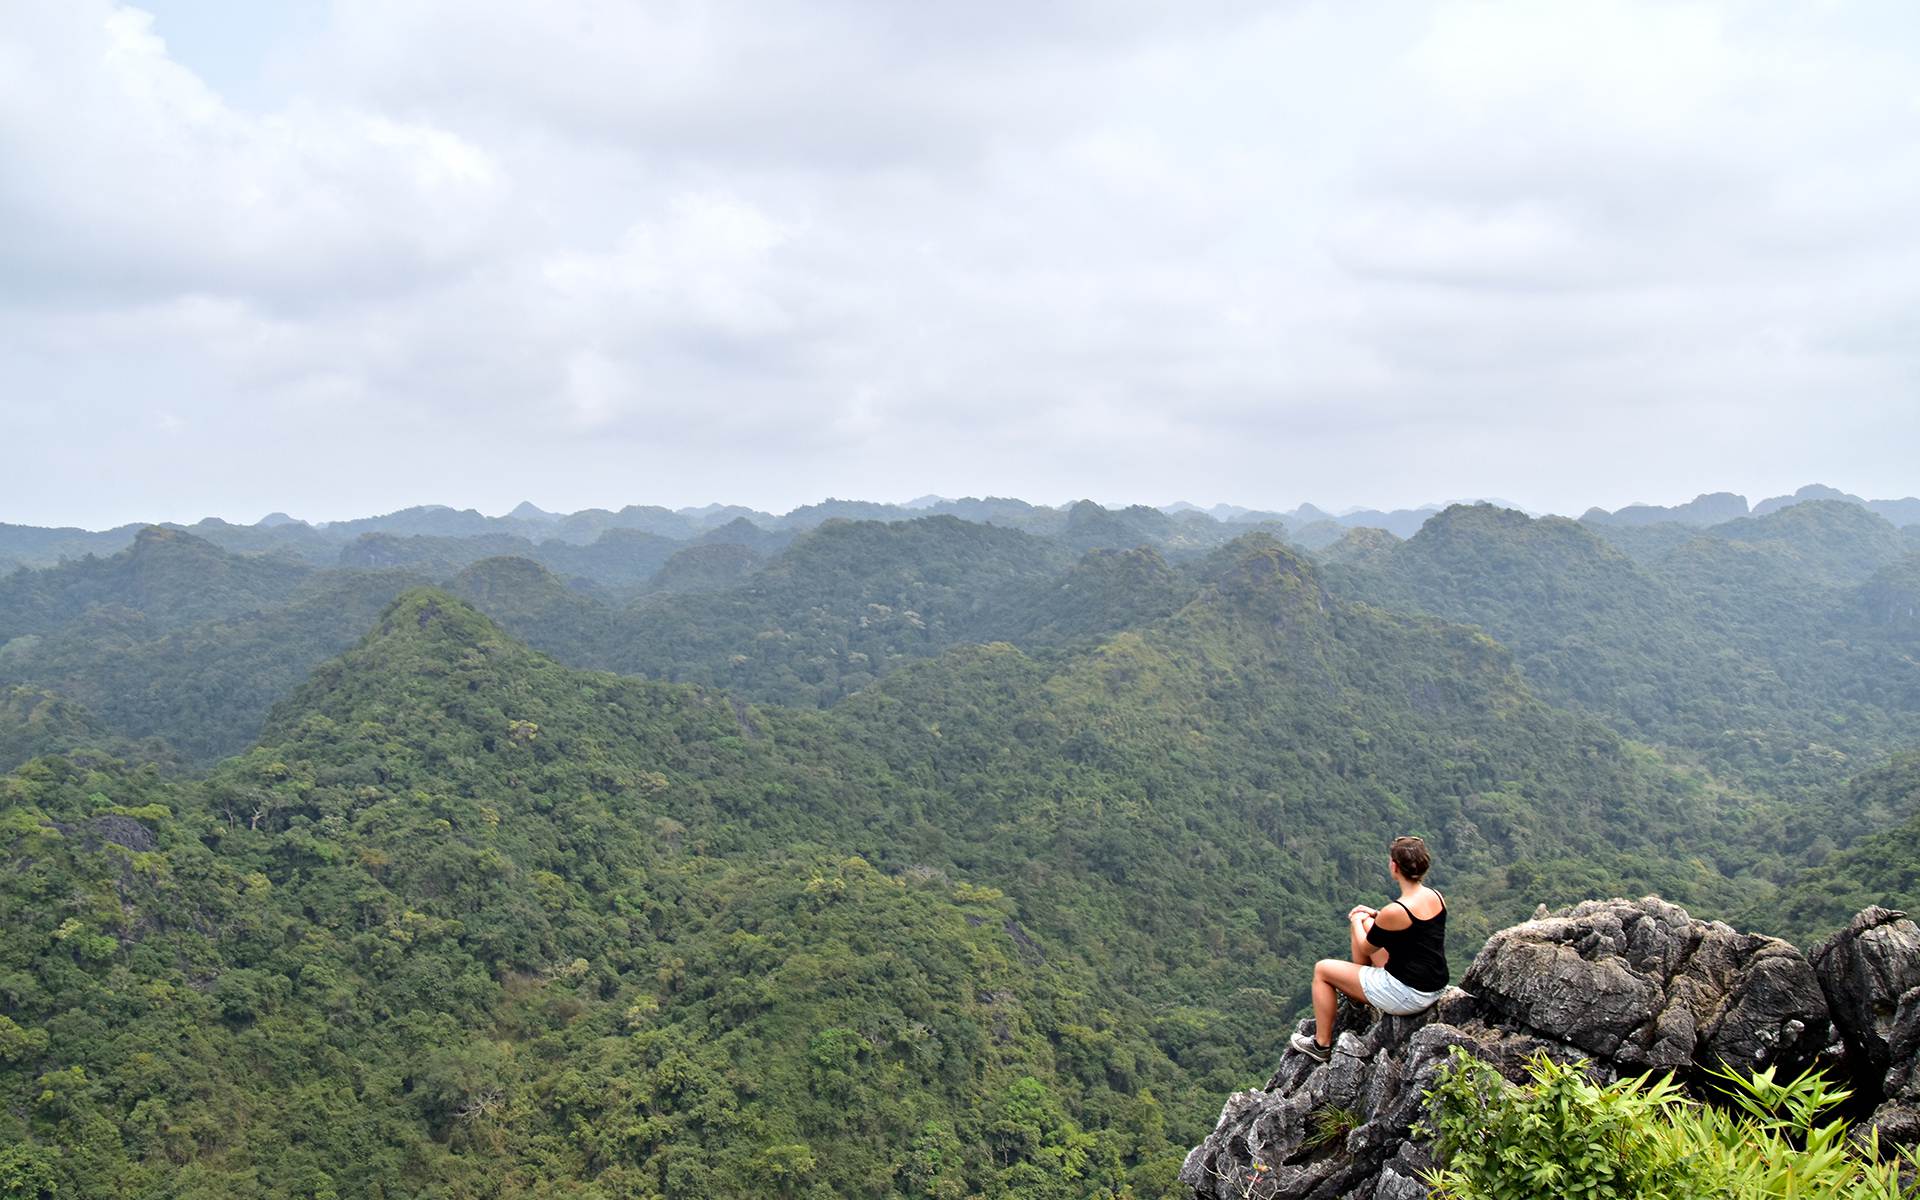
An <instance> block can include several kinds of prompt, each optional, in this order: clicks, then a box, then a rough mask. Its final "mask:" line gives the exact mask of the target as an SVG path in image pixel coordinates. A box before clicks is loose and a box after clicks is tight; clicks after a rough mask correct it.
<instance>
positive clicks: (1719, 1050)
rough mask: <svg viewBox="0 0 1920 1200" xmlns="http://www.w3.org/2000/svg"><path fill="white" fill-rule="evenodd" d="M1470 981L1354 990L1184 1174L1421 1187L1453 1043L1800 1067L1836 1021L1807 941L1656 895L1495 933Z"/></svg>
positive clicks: (1389, 1192) (1402, 1189) (1618, 1059)
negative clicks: (1315, 1047) (1401, 996)
mask: <svg viewBox="0 0 1920 1200" xmlns="http://www.w3.org/2000/svg"><path fill="white" fill-rule="evenodd" d="M1462 983H1463V985H1464V987H1463V988H1455V989H1449V991H1448V993H1447V994H1446V996H1444V997H1443V998H1442V999H1441V1000H1440V1002H1439V1003H1437V1004H1436V1005H1434V1007H1433V1008H1431V1009H1429V1010H1427V1011H1426V1012H1425V1013H1422V1014H1420V1015H1418V1016H1415V1017H1381V1018H1379V1019H1377V1020H1371V1021H1370V1016H1371V1012H1372V1010H1370V1009H1366V1008H1364V1007H1361V1006H1345V1005H1343V1007H1342V1013H1341V1018H1340V1028H1339V1032H1338V1037H1337V1040H1336V1042H1335V1046H1334V1054H1333V1057H1332V1059H1331V1061H1329V1062H1328V1063H1326V1064H1325V1065H1321V1064H1318V1063H1314V1062H1312V1061H1310V1060H1308V1059H1306V1058H1305V1057H1304V1056H1302V1055H1299V1054H1294V1053H1288V1054H1287V1055H1286V1057H1285V1059H1284V1060H1283V1061H1282V1063H1281V1065H1280V1068H1279V1070H1278V1071H1277V1072H1275V1074H1274V1076H1273V1078H1272V1079H1270V1080H1268V1082H1267V1086H1266V1087H1265V1088H1264V1089H1262V1090H1259V1091H1250V1092H1239V1093H1236V1094H1234V1095H1233V1096H1232V1097H1231V1098H1229V1099H1228V1101H1227V1104H1226V1107H1225V1109H1224V1110H1222V1112H1221V1114H1220V1121H1219V1124H1218V1126H1217V1127H1216V1128H1215V1130H1214V1132H1213V1133H1212V1134H1211V1135H1210V1136H1209V1137H1208V1138H1207V1139H1206V1141H1204V1142H1203V1143H1201V1144H1200V1145H1199V1146H1197V1147H1195V1148H1194V1149H1193V1151H1192V1152H1190V1153H1189V1154H1188V1155H1187V1160H1186V1163H1185V1165H1184V1166H1183V1167H1182V1168H1181V1173H1180V1178H1181V1180H1182V1181H1183V1182H1184V1183H1186V1184H1187V1185H1188V1186H1190V1187H1192V1188H1193V1189H1194V1191H1195V1192H1196V1193H1197V1194H1198V1195H1199V1196H1201V1197H1205V1198H1207V1200H1228V1198H1229V1197H1232V1198H1234V1200H1246V1198H1247V1197H1259V1198H1262V1200H1268V1198H1273V1197H1300V1198H1302V1200H1414V1198H1416V1197H1421V1196H1424V1195H1426V1188H1425V1186H1424V1185H1423V1184H1421V1183H1420V1172H1421V1171H1422V1170H1424V1169H1425V1168H1427V1167H1429V1166H1431V1165H1433V1164H1432V1160H1431V1157H1430V1154H1429V1151H1428V1148H1427V1144H1426V1143H1425V1142H1424V1141H1423V1140H1422V1139H1419V1138H1416V1137H1414V1136H1413V1134H1412V1132H1411V1131H1412V1127H1413V1125H1414V1124H1415V1123H1416V1122H1417V1121H1418V1120H1419V1119H1420V1118H1421V1117H1422V1116H1423V1115H1424V1111H1425V1100H1424V1094H1425V1092H1426V1090H1427V1088H1428V1086H1429V1085H1430V1084H1431V1083H1432V1081H1433V1075H1434V1072H1435V1071H1436V1070H1437V1069H1438V1068H1439V1066H1440V1064H1441V1063H1443V1062H1444V1061H1445V1060H1446V1058H1447V1054H1448V1050H1449V1048H1450V1047H1453V1046H1459V1047H1461V1048H1462V1049H1464V1050H1465V1051H1467V1052H1468V1053H1470V1054H1472V1055H1474V1056H1475V1057H1478V1058H1481V1059H1483V1060H1485V1061H1487V1062H1489V1063H1491V1064H1492V1065H1493V1066H1494V1067H1495V1068H1497V1069H1498V1070H1499V1071H1500V1072H1501V1073H1502V1074H1503V1075H1505V1076H1506V1077H1508V1078H1509V1079H1513V1080H1516V1081H1518V1080H1519V1079H1521V1078H1522V1077H1523V1075H1524V1065H1525V1062H1526V1060H1527V1058H1528V1057H1529V1056H1530V1055H1532V1054H1534V1053H1536V1052H1545V1053H1546V1054H1548V1055H1549V1056H1550V1057H1552V1058H1555V1059H1558V1060H1560V1061H1563V1062H1570V1061H1575V1060H1578V1059H1586V1060H1588V1061H1589V1062H1590V1064H1591V1069H1592V1070H1593V1072H1594V1074H1595V1075H1596V1076H1597V1077H1599V1078H1601V1079H1609V1080H1610V1079H1615V1078H1619V1077H1621V1076H1623V1075H1637V1074H1640V1073H1642V1072H1644V1071H1647V1070H1649V1069H1663V1070H1664V1069H1672V1070H1677V1071H1679V1072H1681V1073H1682V1074H1683V1075H1684V1074H1691V1073H1693V1072H1695V1071H1697V1070H1702V1069H1707V1068H1711V1067H1713V1066H1716V1065H1718V1063H1720V1062H1721V1061H1727V1062H1730V1063H1733V1064H1734V1065H1737V1066H1740V1067H1743V1068H1749V1069H1751V1068H1753V1067H1764V1066H1768V1065H1773V1064H1779V1065H1780V1066H1782V1067H1783V1069H1788V1070H1792V1069H1797V1068H1798V1067H1799V1066H1802V1065H1806V1064H1808V1063H1812V1062H1815V1061H1820V1056H1821V1053H1822V1051H1823V1049H1824V1047H1825V1044H1826V1043H1827V1041H1828V1039H1829V1032H1830V1029H1831V1028H1832V1022H1831V1020H1830V1018H1829V1014H1828V1007H1827V999H1826V993H1825V992H1824V991H1823V989H1822V987H1821V983H1820V981H1819V980H1818V979H1817V978H1816V977H1815V974H1814V971H1813V968H1812V966H1811V964H1809V962H1808V961H1807V959H1806V958H1805V956H1803V955H1802V954H1801V953H1800V952H1799V951H1798V950H1796V949H1794V947H1792V946H1790V945H1788V944H1787V943H1786V942H1782V941H1780V940H1778V939H1777V938H1768V937H1761V936H1757V935H1752V934H1742V933H1738V932H1735V931H1734V930H1733V929H1731V928H1729V927H1728V926H1726V925H1723V924H1721V923H1719V922H1708V921H1696V920H1694V919H1693V918H1691V917H1689V916H1688V915H1687V913H1686V912H1685V910H1683V909H1681V908H1679V907H1677V906H1675V905H1672V904H1668V903H1666V902H1665V901H1663V900H1659V899H1657V898H1653V897H1649V898H1647V899H1644V900H1637V901H1629V900H1605V901H1588V902H1586V903H1583V904H1579V905H1575V906H1574V907H1572V908H1567V909H1562V910H1560V911H1559V912H1555V913H1545V912H1542V913H1541V914H1540V915H1539V916H1536V917H1535V919H1533V920H1531V921H1528V922H1525V923H1523V924H1521V925H1517V926H1514V927H1513V928H1511V929H1507V930H1503V931H1502V932H1500V933H1498V934H1495V935H1494V936H1493V938H1491V939H1489V940H1488V942H1487V945H1486V947H1485V948H1484V949H1483V950H1482V951H1481V952H1480V954H1479V956H1478V957H1476V958H1475V960H1474V963H1473V965H1472V967H1471V968H1469V970H1468V972H1467V976H1466V978H1465V979H1464V980H1462ZM1369 1022H1370V1023H1369ZM1302 1028H1303V1029H1305V1028H1308V1025H1307V1024H1306V1023H1303V1024H1302ZM1907 1028H1909V1029H1914V1030H1915V1032H1916V1034H1920V1023H1915V1022H1912V1021H1909V1022H1908V1024H1907ZM1895 1040H1896V1041H1897V1040H1898V1038H1897V1036H1896V1038H1895ZM1913 1040H1915V1041H1920V1037H1916V1038H1915V1039H1913ZM1902 1044H1906V1043H1902Z"/></svg>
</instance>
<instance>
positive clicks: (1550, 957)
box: [1461, 896, 1829, 1073]
mask: <svg viewBox="0 0 1920 1200" xmlns="http://www.w3.org/2000/svg"><path fill="white" fill-rule="evenodd" d="M1461 982H1462V985H1463V986H1464V987H1465V988H1466V989H1467V990H1468V991H1469V992H1472V993H1473V994H1474V995H1475V996H1477V997H1479V998H1480V999H1481V1001H1482V1002H1483V1003H1485V1004H1486V1005H1487V1006H1488V1008H1489V1010H1490V1011H1491V1013H1492V1014H1493V1015H1496V1016H1498V1017H1500V1018H1502V1019H1503V1020H1504V1021H1506V1022H1507V1023H1509V1024H1513V1025H1515V1026H1517V1027H1520V1028H1525V1029H1530V1030H1533V1031H1536V1032H1538V1033H1541V1034H1544V1035H1546V1036H1548V1037H1554V1038H1560V1039H1562V1040H1564V1041H1566V1042H1568V1043H1569V1044H1571V1045H1573V1046H1575V1047H1578V1048H1579V1049H1581V1050H1583V1051H1585V1052H1586V1053H1588V1054H1590V1055H1592V1056H1594V1057H1595V1058H1598V1059H1605V1060H1607V1061H1609V1062H1611V1063H1613V1064H1615V1065H1616V1066H1618V1067H1620V1068H1622V1069H1624V1070H1627V1071H1629V1072H1631V1073H1638V1072H1641V1071H1647V1070H1659V1071H1676V1070H1683V1069H1686V1068H1688V1067H1689V1066H1690V1065H1694V1064H1698V1065H1701V1066H1705V1067H1711V1066H1714V1065H1715V1064H1718V1063H1721V1062H1725V1063H1726V1064H1727V1065H1729V1066H1733V1067H1737V1068H1740V1069H1742V1070H1753V1069H1757V1068H1761V1067H1766V1066H1769V1065H1773V1064H1779V1065H1780V1066H1781V1067H1782V1068H1784V1069H1787V1070H1790V1071H1792V1070H1799V1069H1802V1068H1804V1067H1806V1066H1808V1065H1810V1064H1811V1063H1812V1062H1813V1060H1814V1058H1815V1057H1816V1056H1817V1055H1818V1054H1819V1053H1820V1051H1821V1050H1822V1049H1823V1048H1824V1047H1825V1046H1826V1044H1827V1041H1828V1031H1829V1020H1828V1015H1827V1001H1826V995H1825V993H1824V992H1822V990H1821V987H1820V983H1819V981H1818V980H1817V979H1815V977H1814V973H1813V968H1812V966H1811V965H1810V964H1809V963H1808V962H1807V959H1806V956H1805V955H1803V954H1801V953H1800V951H1798V950H1796V949H1794V947H1792V946H1791V945H1789V944H1787V943H1786V942H1783V941H1781V940H1780V939H1778V938H1770V937H1763V936H1761V935H1759V934H1750V933H1737V932H1735V931H1734V930H1733V929H1732V928H1731V927H1730V926H1727V925H1725V924H1722V923H1720V922H1718V921H1712V922H1708V921H1696V920H1694V919H1693V918H1691V917H1689V916H1688V915H1687V912H1686V910H1685V909H1683V908H1681V907H1680V906H1679V905H1677V904H1669V903H1667V902H1666V901H1664V900H1660V899H1658V898H1655V897H1651V896H1650V897H1648V898H1646V899H1644V900H1639V901H1635V902H1632V903H1628V902H1627V901H1624V900H1589V901H1586V902H1585V903H1582V904H1577V905H1575V906H1573V907H1572V908H1569V909H1563V910H1561V911H1560V912H1558V913H1555V914H1553V915H1551V916H1541V917H1536V918H1535V919H1534V920H1532V921H1528V922H1526V923H1525V924H1523V925H1516V926H1514V927H1513V928H1511V929H1506V930H1502V931H1501V932H1499V933H1496V934H1494V935H1493V936H1492V937H1491V938H1489V939H1487V944H1486V947H1485V949H1483V950H1481V951H1480V954H1479V956H1478V957H1476V958H1475V959H1474V960H1473V966H1472V967H1470V968H1469V969H1468V971H1467V977H1466V978H1465V979H1464V980H1462V981H1461Z"/></svg>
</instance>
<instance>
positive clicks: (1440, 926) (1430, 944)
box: [1367, 892, 1447, 992]
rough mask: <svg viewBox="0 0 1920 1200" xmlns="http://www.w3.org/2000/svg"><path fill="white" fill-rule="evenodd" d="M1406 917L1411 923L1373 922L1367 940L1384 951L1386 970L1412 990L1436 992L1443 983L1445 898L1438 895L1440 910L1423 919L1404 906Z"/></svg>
mask: <svg viewBox="0 0 1920 1200" xmlns="http://www.w3.org/2000/svg"><path fill="white" fill-rule="evenodd" d="M1434 895H1436V896H1440V893H1439V892H1435V893H1434ZM1393 903H1395V904H1399V905H1400V907H1401V908H1407V906H1406V905H1405V904H1401V902H1400V901H1398V900H1395V901H1393ZM1407 919H1408V920H1409V921H1411V922H1413V924H1411V925H1409V926H1407V927H1406V928H1405V929H1382V928H1380V925H1379V923H1378V922H1375V923H1374V926H1373V928H1371V929H1369V930H1367V940H1368V941H1369V942H1372V943H1373V944H1374V945H1376V946H1378V947H1380V948H1381V949H1382V950H1385V951H1386V952H1387V974H1389V975H1391V976H1393V977H1394V978H1395V979H1398V980H1399V981H1400V982H1401V983H1404V984H1406V985H1407V986H1408V987H1410V988H1412V989H1413V990H1414V991H1416V992H1437V991H1439V990H1440V989H1441V988H1443V987H1445V986H1447V898H1446V897H1445V896H1440V911H1439V912H1437V913H1435V914H1433V916H1431V917H1428V918H1427V919H1426V920H1421V919H1420V918H1419V917H1416V916H1414V915H1413V910H1412V909H1411V908H1407Z"/></svg>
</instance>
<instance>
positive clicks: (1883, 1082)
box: [1812, 907, 1920, 1143]
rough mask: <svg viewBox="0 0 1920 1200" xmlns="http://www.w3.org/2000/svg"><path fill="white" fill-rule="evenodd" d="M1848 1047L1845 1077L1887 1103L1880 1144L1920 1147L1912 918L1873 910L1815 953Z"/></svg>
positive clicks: (1919, 976) (1878, 1115)
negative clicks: (1883, 1141)
mask: <svg viewBox="0 0 1920 1200" xmlns="http://www.w3.org/2000/svg"><path fill="white" fill-rule="evenodd" d="M1812 957H1813V966H1814V970H1815V971H1816V972H1817V973H1818V975H1819V978H1820V983H1821V986H1822V987H1824V988H1825V989H1826V995H1827V1006H1828V1008H1829V1009H1830V1010H1831V1011H1832V1013H1833V1021H1834V1024H1835V1025H1836V1026H1837V1027H1838V1028H1839V1031H1840V1035H1841V1038H1842V1044H1843V1045H1844V1047H1845V1054H1844V1060H1843V1063H1842V1069H1843V1070H1844V1072H1845V1073H1846V1075H1847V1076H1848V1077H1849V1079H1850V1081H1851V1082H1852V1084H1853V1086H1854V1088H1855V1089H1856V1090H1857V1091H1858V1092H1859V1093H1860V1094H1864V1095H1868V1096H1875V1097H1879V1098H1880V1099H1881V1103H1880V1104H1879V1106H1878V1107H1877V1108H1876V1109H1874V1111H1873V1116H1872V1118H1871V1120H1870V1122H1869V1123H1870V1124H1871V1125H1872V1127H1874V1128H1876V1129H1878V1130H1879V1131H1880V1136H1882V1137H1883V1138H1890V1139H1893V1140H1895V1141H1899V1142H1908V1143H1911V1142H1916V1141H1920V927H1916V926H1915V925H1914V923H1913V922H1912V921H1910V920H1908V919H1907V914H1905V913H1903V912H1899V911H1896V910H1894V909H1888V908H1879V907H1874V908H1869V909H1866V910H1864V911H1862V912H1861V913H1859V914H1858V915H1857V916H1855V917H1854V918H1853V920H1852V921H1849V922H1848V923H1847V927H1846V928H1845V929H1843V930H1841V931H1840V932H1839V933H1836V934H1834V935H1833V936H1832V937H1830V938H1828V939H1827V940H1826V941H1824V942H1822V943H1820V944H1819V945H1818V946H1816V947H1814V950H1813V956H1812Z"/></svg>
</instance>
